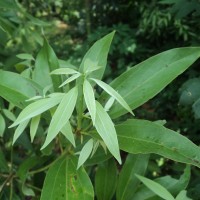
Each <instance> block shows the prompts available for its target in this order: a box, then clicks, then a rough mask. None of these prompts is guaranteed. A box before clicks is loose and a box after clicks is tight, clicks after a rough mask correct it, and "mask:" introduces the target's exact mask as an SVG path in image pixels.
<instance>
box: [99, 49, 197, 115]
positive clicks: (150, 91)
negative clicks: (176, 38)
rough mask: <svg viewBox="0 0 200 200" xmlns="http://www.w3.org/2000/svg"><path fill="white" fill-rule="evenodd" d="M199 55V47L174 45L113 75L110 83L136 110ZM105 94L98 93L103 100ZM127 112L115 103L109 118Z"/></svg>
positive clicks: (105, 97) (105, 96) (104, 99)
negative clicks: (174, 47) (114, 77)
mask: <svg viewBox="0 0 200 200" xmlns="http://www.w3.org/2000/svg"><path fill="white" fill-rule="evenodd" d="M199 57H200V48H199V47H186V48H176V49H172V50H168V51H165V52H163V53H160V54H158V55H155V56H153V57H151V58H149V59H147V60H145V61H144V62H141V63H139V64H138V65H136V66H134V67H133V68H131V69H130V70H127V71H126V72H125V73H123V74H122V75H120V76H119V77H118V78H116V79H115V80H114V81H113V82H112V83H111V86H112V87H113V88H114V89H115V90H116V91H117V92H118V93H119V94H120V95H121V96H122V97H123V98H124V99H125V101H126V102H127V103H128V105H129V106H130V107H131V109H132V110H133V109H135V108H137V107H139V106H140V105H142V104H144V103H145V102H146V101H148V100H149V99H151V98H152V97H154V96H155V95H156V94H158V93H159V92H160V91H161V90H162V89H163V88H164V87H165V86H167V85H168V84H169V83H170V82H171V81H172V80H174V79H175V78H176V77H177V76H178V75H180V74H181V73H183V72H184V71H185V70H186V69H187V68H188V67H189V66H190V65H191V64H193V63H194V62H195V61H196V60H197V59H198V58H199ZM106 99H108V95H106V94H105V93H104V94H103V95H102V96H101V100H102V101H106ZM125 113H127V111H126V110H125V109H124V108H122V107H120V106H119V103H117V102H116V103H115V104H114V105H113V107H112V108H111V110H110V115H111V117H112V118H117V117H119V116H121V115H123V114H125Z"/></svg>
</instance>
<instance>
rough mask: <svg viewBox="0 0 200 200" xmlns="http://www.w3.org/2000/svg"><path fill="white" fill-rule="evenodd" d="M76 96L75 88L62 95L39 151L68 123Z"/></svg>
mask: <svg viewBox="0 0 200 200" xmlns="http://www.w3.org/2000/svg"><path fill="white" fill-rule="evenodd" d="M77 96H78V90H77V87H74V88H73V89H71V90H70V91H69V92H68V93H67V94H65V95H64V97H63V98H62V101H61V102H60V104H59V106H58V108H57V109H56V112H55V113H54V115H53V117H52V120H51V122H50V125H49V129H48V133H47V137H46V140H45V143H44V145H43V146H42V148H41V149H43V148H45V147H46V146H47V145H48V144H49V143H50V142H51V141H52V140H53V139H54V138H55V137H56V136H57V134H58V133H59V131H61V129H62V128H63V126H64V125H65V124H66V122H68V120H69V118H70V117H71V115H72V112H73V110H74V107H75V105H76V100H77Z"/></svg>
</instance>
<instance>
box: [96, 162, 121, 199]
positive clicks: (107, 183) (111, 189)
mask: <svg viewBox="0 0 200 200" xmlns="http://www.w3.org/2000/svg"><path fill="white" fill-rule="evenodd" d="M116 185H117V166H116V163H115V161H114V160H113V159H110V160H108V161H106V162H104V163H102V164H100V165H98V168H97V170H96V175H95V191H96V196H97V199H98V200H110V199H112V197H113V195H114V193H115V189H116Z"/></svg>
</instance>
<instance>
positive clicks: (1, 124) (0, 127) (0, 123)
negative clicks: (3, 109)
mask: <svg viewBox="0 0 200 200" xmlns="http://www.w3.org/2000/svg"><path fill="white" fill-rule="evenodd" d="M5 128H6V123H5V119H4V118H3V116H2V115H1V114H0V137H3V134H4V131H5Z"/></svg>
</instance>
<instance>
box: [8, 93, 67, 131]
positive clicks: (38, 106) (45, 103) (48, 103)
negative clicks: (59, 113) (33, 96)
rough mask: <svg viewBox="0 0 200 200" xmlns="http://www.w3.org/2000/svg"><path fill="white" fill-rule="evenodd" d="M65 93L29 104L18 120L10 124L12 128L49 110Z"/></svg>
mask: <svg viewBox="0 0 200 200" xmlns="http://www.w3.org/2000/svg"><path fill="white" fill-rule="evenodd" d="M63 95H64V94H57V95H55V96H52V97H50V98H46V99H41V100H38V101H36V102H34V103H32V104H30V105H28V106H27V107H26V108H25V109H24V110H22V112H21V113H20V114H19V116H18V117H17V119H16V121H15V122H14V123H13V124H12V125H11V126H10V128H11V127H14V126H17V125H18V124H20V123H21V122H24V121H25V120H27V119H30V118H32V117H35V116H37V115H39V114H41V113H43V112H45V111H47V110H49V109H50V108H52V107H54V106H56V105H57V104H59V103H60V101H61V100H62V98H63Z"/></svg>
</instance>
